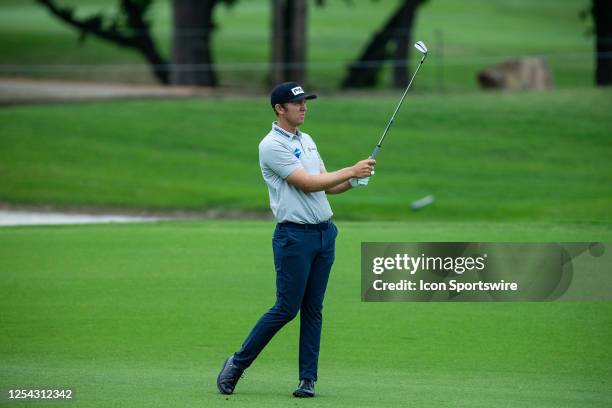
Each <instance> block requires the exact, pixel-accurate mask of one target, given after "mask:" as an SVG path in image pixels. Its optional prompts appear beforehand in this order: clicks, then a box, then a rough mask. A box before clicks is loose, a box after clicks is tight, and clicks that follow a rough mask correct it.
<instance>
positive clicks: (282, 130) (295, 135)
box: [272, 122, 302, 139]
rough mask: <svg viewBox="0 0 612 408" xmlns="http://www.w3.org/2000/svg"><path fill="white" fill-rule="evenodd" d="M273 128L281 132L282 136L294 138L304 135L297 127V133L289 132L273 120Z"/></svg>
mask: <svg viewBox="0 0 612 408" xmlns="http://www.w3.org/2000/svg"><path fill="white" fill-rule="evenodd" d="M272 130H273V131H274V132H276V133H278V134H280V135H281V136H284V137H286V138H287V139H293V138H295V137H297V138H300V137H301V136H302V132H300V129H295V133H289V132H287V131H286V130H285V129H283V128H282V127H280V126H278V123H276V122H272Z"/></svg>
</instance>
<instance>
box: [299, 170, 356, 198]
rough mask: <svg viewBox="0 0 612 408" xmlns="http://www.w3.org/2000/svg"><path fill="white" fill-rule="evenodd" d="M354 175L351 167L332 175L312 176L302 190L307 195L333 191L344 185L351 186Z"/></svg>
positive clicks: (334, 172)
mask: <svg viewBox="0 0 612 408" xmlns="http://www.w3.org/2000/svg"><path fill="white" fill-rule="evenodd" d="M353 173H354V172H353V170H352V169H351V168H350V167H346V168H344V169H340V170H337V171H333V172H331V173H321V174H310V175H309V176H308V179H307V181H306V183H304V185H302V186H301V188H302V190H303V191H305V192H307V193H313V192H316V191H328V190H333V189H334V188H336V187H339V186H340V185H342V184H344V183H347V184H349V183H348V179H350V178H351V177H353ZM349 186H350V184H349ZM332 194H333V193H332Z"/></svg>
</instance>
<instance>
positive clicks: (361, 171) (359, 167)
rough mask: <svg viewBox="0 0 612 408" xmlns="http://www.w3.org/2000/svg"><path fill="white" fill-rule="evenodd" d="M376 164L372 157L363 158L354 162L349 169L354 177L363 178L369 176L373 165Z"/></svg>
mask: <svg viewBox="0 0 612 408" xmlns="http://www.w3.org/2000/svg"><path fill="white" fill-rule="evenodd" d="M375 165H376V160H374V159H365V160H361V161H358V162H357V163H355V165H354V166H353V167H351V170H352V171H353V177H354V178H364V177H370V176H371V175H372V171H373V170H374V166H375Z"/></svg>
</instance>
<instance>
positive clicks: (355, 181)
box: [349, 170, 374, 188]
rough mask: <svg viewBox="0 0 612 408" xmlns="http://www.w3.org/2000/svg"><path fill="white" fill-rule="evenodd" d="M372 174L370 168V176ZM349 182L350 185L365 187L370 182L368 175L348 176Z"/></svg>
mask: <svg viewBox="0 0 612 408" xmlns="http://www.w3.org/2000/svg"><path fill="white" fill-rule="evenodd" d="M373 175H374V170H372V176H373ZM349 182H350V183H351V187H353V188H356V187H365V186H367V185H368V183H369V182H370V177H362V178H350V179H349Z"/></svg>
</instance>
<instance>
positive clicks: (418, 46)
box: [370, 41, 428, 159]
mask: <svg viewBox="0 0 612 408" xmlns="http://www.w3.org/2000/svg"><path fill="white" fill-rule="evenodd" d="M414 48H416V49H417V50H419V51H420V52H421V53H422V54H423V56H422V57H421V61H420V62H419V65H418V66H417V69H416V70H415V71H414V74H412V78H410V82H408V86H407V87H406V90H405V91H404V94H403V95H402V99H400V101H399V103H398V104H397V108H395V112H393V115H392V116H391V120H389V123H387V127H385V131H384V132H383V134H382V137H381V138H380V140H379V141H378V144H377V145H376V147H375V148H374V152H372V155H371V156H370V158H372V159H376V156H378V151H379V150H380V148H381V146H382V144H383V141H384V140H385V136H387V132H388V131H389V128H390V127H391V124H392V123H393V120H395V115H397V112H398V111H399V109H400V107H401V106H402V103H403V102H404V98H406V94H407V93H408V90H409V89H410V85H412V81H414V77H415V76H416V74H417V72H419V69H420V68H421V65H423V61H425V58H426V57H427V51H428V50H427V46H426V45H425V43H424V42H423V41H417V42H416V43H415V44H414Z"/></svg>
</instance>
